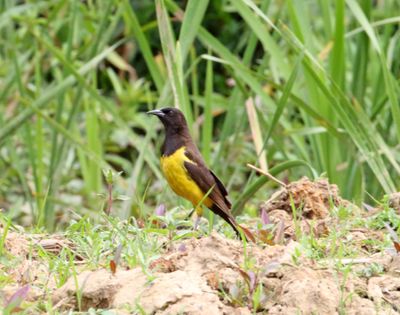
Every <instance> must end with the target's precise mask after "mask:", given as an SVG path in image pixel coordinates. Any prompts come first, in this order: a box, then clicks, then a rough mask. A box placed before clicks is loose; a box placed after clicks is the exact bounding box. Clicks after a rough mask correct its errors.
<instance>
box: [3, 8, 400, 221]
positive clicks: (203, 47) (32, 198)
mask: <svg viewBox="0 0 400 315" xmlns="http://www.w3.org/2000/svg"><path fill="white" fill-rule="evenodd" d="M184 3H185V5H183V2H182V1H172V0H156V1H154V2H153V1H150V0H148V1H140V2H134V1H132V2H130V1H128V0H120V1H117V0H115V1H100V2H94V1H93V2H92V1H88V2H85V3H82V2H78V1H72V0H57V1H40V2H32V3H31V2H27V3H21V2H20V1H16V0H15V1H13V0H11V1H3V2H1V5H0V9H1V12H0V15H1V20H0V34H1V35H0V41H1V45H0V58H1V62H0V102H1V104H2V106H1V107H0V144H1V150H0V170H1V172H0V183H1V185H0V207H3V208H5V209H6V211H7V213H9V216H10V217H12V218H13V219H15V220H17V219H19V220H20V222H23V223H25V224H35V225H37V226H39V227H46V228H48V229H54V228H55V227H57V226H62V224H63V222H65V221H68V220H70V219H71V217H73V215H74V213H75V212H77V213H81V214H82V213H83V214H87V215H91V216H96V215H97V213H98V211H101V209H100V208H101V205H102V202H103V200H102V197H101V196H100V195H99V194H101V193H104V191H105V188H104V180H103V179H102V175H101V174H102V170H103V169H108V168H112V169H114V170H116V171H122V172H123V175H122V176H121V177H119V179H118V180H117V182H116V183H115V187H114V188H115V190H116V192H117V194H121V195H126V196H129V197H130V199H129V200H125V201H121V202H117V203H115V204H114V211H115V214H116V215H119V216H121V217H123V218H126V217H128V216H129V215H132V214H133V215H136V216H144V215H146V213H148V212H150V211H152V207H153V205H154V204H155V203H161V202H162V203H166V204H168V205H169V206H170V207H173V206H175V205H176V204H177V202H176V198H175V197H174V196H173V195H172V193H171V192H170V191H169V190H168V189H166V187H165V181H164V180H163V179H162V175H161V173H160V171H159V167H158V150H159V146H160V144H161V141H162V136H161V135H160V133H159V129H158V128H159V124H158V123H157V122H156V121H155V120H154V119H149V118H148V117H147V116H146V115H145V114H144V112H145V111H147V110H148V109H151V108H154V107H161V106H177V107H179V108H181V109H182V110H183V112H184V113H185V115H186V117H187V119H188V121H189V123H190V126H191V131H192V134H193V135H194V137H195V139H196V141H197V142H198V144H199V146H200V148H201V150H202V152H203V154H204V157H205V159H206V161H207V163H208V164H209V165H210V167H212V168H213V169H214V171H215V172H216V173H217V174H218V175H219V177H221V179H222V180H223V182H225V183H226V184H227V186H228V189H229V190H230V194H231V199H232V201H233V202H234V210H235V212H236V213H240V212H245V213H246V212H248V211H247V209H250V208H252V207H247V206H246V205H256V204H257V202H258V201H259V200H264V199H267V198H268V196H269V195H270V193H271V191H272V189H273V188H275V186H274V183H270V182H269V181H268V180H267V179H265V178H257V176H256V174H254V173H253V172H251V171H250V170H249V169H248V168H246V163H252V164H258V165H260V166H261V167H262V168H264V169H266V168H268V169H269V170H270V172H271V173H272V174H274V175H275V176H278V177H279V176H282V177H285V178H286V177H287V178H288V179H289V180H295V179H297V178H299V177H300V176H303V175H308V176H311V177H313V176H319V175H321V174H324V175H325V176H327V177H328V178H329V179H330V181H331V182H334V183H336V184H337V185H338V186H339V187H340V188H341V191H342V194H343V195H344V196H345V197H347V198H349V199H351V200H355V201H356V202H362V201H365V200H367V199H368V195H369V194H371V195H373V196H375V197H376V198H380V196H381V195H382V194H384V193H390V192H393V191H395V190H396V188H397V186H398V185H399V180H398V178H399V174H400V166H399V154H398V142H399V139H400V109H399V106H398V104H399V97H398V95H399V82H398V77H399V65H400V63H399V61H398V58H396V56H397V55H398V54H399V53H400V51H399V50H400V49H399V47H400V46H399V45H398V40H399V30H398V23H399V21H400V18H399V17H398V16H396V15H395V14H396V12H400V4H399V3H398V2H397V1H394V0H393V1H390V0H389V1H385V2H384V3H383V2H377V3H373V2H371V1H366V0H365V1H359V2H357V1H354V0H348V1H345V0H340V1H317V2H302V1H269V0H260V1H252V0H235V1H233V0H232V1H197V0H189V1H186V2H184ZM246 101H247V102H248V106H247V108H246V105H245V104H246ZM257 123H258V124H257ZM143 200H144V202H143Z"/></svg>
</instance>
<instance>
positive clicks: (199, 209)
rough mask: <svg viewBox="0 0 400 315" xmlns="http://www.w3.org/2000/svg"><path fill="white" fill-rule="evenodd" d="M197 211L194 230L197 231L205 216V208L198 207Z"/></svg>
mask: <svg viewBox="0 0 400 315" xmlns="http://www.w3.org/2000/svg"><path fill="white" fill-rule="evenodd" d="M195 210H196V215H197V218H196V221H194V230H195V231H196V230H197V229H198V227H199V225H200V221H201V217H202V216H203V208H202V207H201V206H197V207H196V208H195Z"/></svg>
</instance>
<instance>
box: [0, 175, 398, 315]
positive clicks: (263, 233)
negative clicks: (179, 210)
mask: <svg viewBox="0 0 400 315" xmlns="http://www.w3.org/2000/svg"><path fill="white" fill-rule="evenodd" d="M395 198H396V195H394V196H393V197H392V198H389V199H387V200H386V203H385V202H384V203H382V206H380V207H377V208H374V209H372V208H370V207H368V211H367V210H362V209H359V208H358V207H356V206H354V205H352V204H351V203H350V202H348V201H346V200H343V199H342V198H341V197H340V196H339V193H338V191H337V188H336V186H334V185H329V183H328V182H327V181H326V180H324V179H322V180H318V181H316V182H311V181H309V180H308V179H306V178H304V179H301V180H300V181H297V182H294V183H291V184H289V185H288V186H286V187H283V188H282V189H281V190H279V191H278V192H277V193H276V194H274V195H273V196H272V197H271V198H270V199H269V200H267V201H266V202H265V203H263V204H262V205H260V211H261V213H262V215H261V218H260V219H257V220H255V219H252V220H247V222H246V223H247V227H249V228H251V229H252V230H253V232H254V234H255V235H256V236H257V239H258V241H257V243H244V242H242V241H240V240H238V239H231V238H227V237H225V235H224V234H223V233H222V232H216V231H214V232H212V233H211V234H210V235H208V236H204V235H203V236H199V235H198V234H196V237H195V236H192V237H188V235H189V234H186V235H185V237H171V233H172V232H171V231H169V232H168V233H160V231H161V230H167V229H168V228H164V227H165V226H163V224H160V222H152V224H153V225H158V227H157V228H153V229H145V228H143V227H141V226H140V225H139V227H138V230H134V232H132V233H123V234H124V238H125V241H121V240H120V239H119V238H118V237H117V234H107V235H111V237H110V238H108V236H107V237H103V238H102V237H99V238H98V239H95V238H93V235H94V233H98V234H99V235H103V234H104V233H114V231H113V229H112V228H108V229H107V231H105V230H101V229H100V228H99V230H98V231H90V230H89V229H90V228H93V227H89V229H86V230H85V231H86V232H85V233H86V234H85V233H83V234H82V229H81V228H82V226H81V225H79V224H83V223H82V222H80V223H79V222H77V223H75V225H74V224H72V228H71V229H70V230H69V232H68V233H65V234H63V235H47V234H32V233H26V232H25V231H24V230H23V229H18V227H14V228H12V227H9V228H8V230H7V226H5V225H4V224H3V226H2V231H1V232H2V233H1V235H3V236H4V237H3V241H2V244H3V246H2V247H0V248H2V250H3V258H2V259H3V262H5V263H4V264H2V265H0V270H1V272H2V278H1V280H2V282H1V284H2V286H3V288H2V289H1V294H2V296H3V299H4V301H5V302H4V308H5V310H6V311H8V312H10V311H11V310H14V311H15V310H19V311H21V312H25V313H27V314H37V313H40V312H43V313H45V312H46V311H47V312H49V310H51V311H52V312H54V313H57V312H59V313H62V312H66V311H68V310H75V311H76V312H78V311H81V312H86V311H88V312H89V313H90V312H91V313H92V314H130V313H132V312H133V313H138V314H254V313H259V314H263V313H267V314H360V315H361V314H363V315H364V314H400V255H399V253H398V252H397V251H396V246H397V245H398V244H397V240H396V239H395V238H396V235H394V234H395V232H394V229H395V228H397V226H395V225H396V224H398V222H400V220H399V213H398V208H397V204H396V199H395ZM398 220H399V221H398ZM85 224H86V223H85ZM113 224H114V223H113ZM121 224H122V223H121ZM128 224H129V223H125V225H112V227H114V229H116V230H120V229H121V226H124V227H125V226H128ZM85 228H88V226H86V227H85ZM126 228H127V229H128V227H126ZM140 229H141V232H140V233H142V234H139V232H138V231H139V230H140ZM93 230H96V228H93ZM143 230H145V232H143ZM126 231H131V230H126ZM91 233H92V234H91ZM102 233H103V234H102ZM77 234H79V235H81V236H82V235H83V236H84V237H77V236H76V235H77ZM96 235H97V234H96ZM118 235H119V234H118ZM139 239H141V240H139ZM84 242H86V243H84ZM107 242H108V243H107ZM104 243H106V244H104ZM132 243H134V244H136V245H131V244H132ZM149 243H151V245H149ZM122 244H124V245H123V246H122ZM126 244H129V245H126ZM143 246H149V247H146V248H143ZM97 247H99V248H100V249H99V250H98V251H96V253H97V255H94V254H93V252H94V248H97ZM138 247H139V248H142V250H141V251H139V250H138ZM107 248H113V250H108V251H107ZM155 248H156V249H155ZM121 252H122V254H121ZM149 252H151V255H150V254H148V253H149ZM99 253H101V254H99ZM147 254H148V255H147ZM121 255H122V256H121ZM150 256H151V257H150ZM7 257H8V258H7ZM110 257H111V258H110ZM121 257H122V258H121ZM130 259H131V260H130ZM7 262H8V263H7ZM62 262H64V263H62ZM13 303H14V304H15V305H12V304H13ZM105 310H107V311H105Z"/></svg>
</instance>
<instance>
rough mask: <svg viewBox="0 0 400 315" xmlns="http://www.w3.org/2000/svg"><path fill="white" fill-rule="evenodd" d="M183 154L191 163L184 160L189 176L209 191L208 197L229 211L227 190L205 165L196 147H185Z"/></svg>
mask: <svg viewBox="0 0 400 315" xmlns="http://www.w3.org/2000/svg"><path fill="white" fill-rule="evenodd" d="M185 155H186V156H187V157H188V158H189V160H191V161H193V163H190V162H185V168H186V170H187V171H188V173H189V175H190V177H191V178H192V179H193V180H194V181H195V182H196V184H197V185H198V186H199V187H200V189H201V190H202V191H203V192H204V193H207V192H208V191H210V190H211V189H212V190H211V192H210V193H209V195H208V197H209V198H210V199H211V200H212V201H213V202H214V203H215V204H216V205H217V206H218V208H220V209H221V210H223V211H227V212H229V210H230V208H231V203H230V202H229V200H228V199H227V196H228V192H227V191H226V189H225V187H224V185H223V184H222V182H221V181H220V180H219V179H218V177H217V176H216V175H215V174H214V173H213V172H212V171H210V170H209V169H208V168H207V166H206V165H205V163H204V161H203V158H202V157H201V155H200V152H198V150H197V148H195V149H193V148H187V150H186V152H185Z"/></svg>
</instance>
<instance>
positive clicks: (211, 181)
mask: <svg viewBox="0 0 400 315" xmlns="http://www.w3.org/2000/svg"><path fill="white" fill-rule="evenodd" d="M185 155H186V156H187V157H188V158H189V160H191V161H192V162H193V163H191V162H185V163H184V165H185V168H186V170H187V171H188V173H189V175H190V177H191V178H192V179H193V180H194V181H195V182H196V184H197V185H198V186H199V187H200V189H201V190H202V191H203V192H204V193H207V192H208V191H210V189H212V190H211V192H210V193H209V195H208V197H209V198H210V199H211V200H212V201H213V203H214V204H213V206H212V207H211V210H212V211H213V212H214V213H216V214H217V215H219V216H220V217H221V218H223V219H224V220H225V221H226V222H227V223H229V225H230V226H231V227H232V228H233V230H234V231H235V232H236V234H237V235H238V236H239V237H241V234H240V232H239V230H238V228H240V229H242V230H243V232H244V234H245V237H246V238H247V239H249V240H251V241H253V242H255V238H254V236H253V234H252V233H251V232H250V231H249V230H248V229H247V228H244V227H243V226H241V225H239V224H237V223H236V220H235V219H234V217H233V216H232V214H231V211H230V209H231V203H230V202H229V200H228V199H227V197H228V192H227V191H226V188H225V186H224V185H223V184H222V182H221V181H220V180H219V178H218V177H217V176H216V175H215V174H214V173H213V172H212V171H211V170H209V169H208V168H207V166H206V165H205V163H204V161H203V158H202V157H201V155H200V152H199V151H198V150H197V148H196V147H194V148H190V147H187V149H186V152H185Z"/></svg>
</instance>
